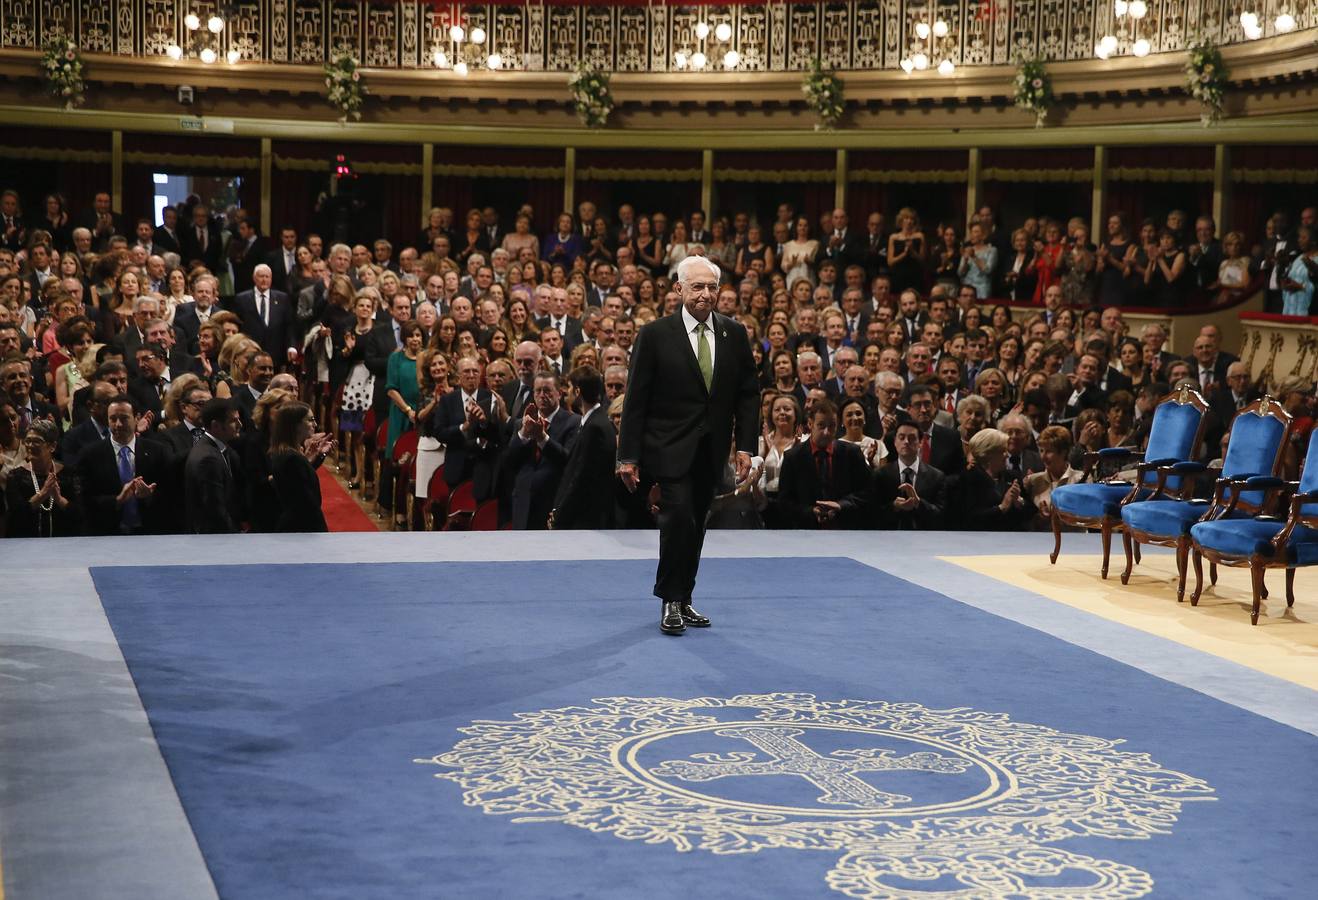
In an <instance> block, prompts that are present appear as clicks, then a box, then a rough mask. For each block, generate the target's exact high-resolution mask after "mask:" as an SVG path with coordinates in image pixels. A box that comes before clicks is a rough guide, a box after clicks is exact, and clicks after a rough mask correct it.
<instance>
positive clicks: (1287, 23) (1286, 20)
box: [1273, 13, 1295, 34]
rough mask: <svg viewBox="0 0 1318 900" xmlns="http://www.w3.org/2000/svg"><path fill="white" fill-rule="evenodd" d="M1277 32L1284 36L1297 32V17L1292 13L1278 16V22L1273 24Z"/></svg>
mask: <svg viewBox="0 0 1318 900" xmlns="http://www.w3.org/2000/svg"><path fill="white" fill-rule="evenodd" d="M1273 25H1275V26H1276V28H1277V30H1278V31H1280V32H1281V33H1282V34H1286V33H1287V32H1290V31H1294V30H1295V17H1294V16H1292V15H1291V14H1290V13H1282V14H1281V15H1279V16H1277V21H1276V22H1274V23H1273Z"/></svg>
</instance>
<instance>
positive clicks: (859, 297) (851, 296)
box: [842, 287, 870, 347]
mask: <svg viewBox="0 0 1318 900" xmlns="http://www.w3.org/2000/svg"><path fill="white" fill-rule="evenodd" d="M842 315H843V316H844V317H845V322H846V329H847V341H848V342H849V343H850V344H851V346H853V347H859V346H860V345H861V344H863V343H865V329H866V328H868V327H869V324H870V311H869V310H868V309H866V308H865V292H864V291H863V290H861V289H860V288H852V287H849V288H847V289H846V290H845V291H843V292H842Z"/></svg>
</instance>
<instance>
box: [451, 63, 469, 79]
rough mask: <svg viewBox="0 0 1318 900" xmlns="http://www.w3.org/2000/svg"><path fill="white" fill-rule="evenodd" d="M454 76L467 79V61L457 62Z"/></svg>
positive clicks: (454, 67)
mask: <svg viewBox="0 0 1318 900" xmlns="http://www.w3.org/2000/svg"><path fill="white" fill-rule="evenodd" d="M453 74H455V75H461V76H462V77H464V78H465V77H467V63H466V60H461V59H460V60H458V61H457V63H456V64H455V65H454V66H453Z"/></svg>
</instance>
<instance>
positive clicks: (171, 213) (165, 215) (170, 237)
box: [151, 206, 182, 253]
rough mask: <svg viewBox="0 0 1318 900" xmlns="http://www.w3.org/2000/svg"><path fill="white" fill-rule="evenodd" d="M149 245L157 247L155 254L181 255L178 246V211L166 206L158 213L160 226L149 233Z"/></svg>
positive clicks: (180, 248) (179, 245) (180, 249)
mask: <svg viewBox="0 0 1318 900" xmlns="http://www.w3.org/2000/svg"><path fill="white" fill-rule="evenodd" d="M151 244H152V246H154V247H158V248H159V249H158V250H156V252H157V253H181V252H182V245H181V244H179V234H178V210H177V209H175V208H174V207H172V206H166V207H165V208H164V209H163V210H161V211H160V224H159V225H157V226H156V227H155V229H154V230H153V231H152V233H151Z"/></svg>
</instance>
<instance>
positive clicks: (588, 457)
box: [554, 406, 618, 530]
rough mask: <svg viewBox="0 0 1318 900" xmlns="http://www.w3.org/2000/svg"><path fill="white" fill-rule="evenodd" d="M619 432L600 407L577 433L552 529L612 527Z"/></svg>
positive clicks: (615, 507) (560, 489)
mask: <svg viewBox="0 0 1318 900" xmlns="http://www.w3.org/2000/svg"><path fill="white" fill-rule="evenodd" d="M617 455H618V432H617V430H616V429H615V428H614V427H613V423H612V422H611V421H609V416H608V412H607V410H606V409H605V408H604V407H603V406H601V407H599V408H598V409H596V410H595V412H593V413H591V415H590V418H589V419H587V420H586V424H584V425H582V426H581V428H580V430H579V431H578V432H577V439H576V441H575V442H574V443H573V444H572V447H571V449H570V450H569V451H568V458H567V466H566V468H564V470H563V478H562V480H561V481H559V483H558V496H557V498H556V499H555V501H554V528H555V529H559V530H562V529H570V528H612V527H614V522H615V519H616V509H617V505H616V504H615V502H614V485H615V484H616V482H615V480H614V474H613V473H614V460H615V459H616V458H617Z"/></svg>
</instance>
